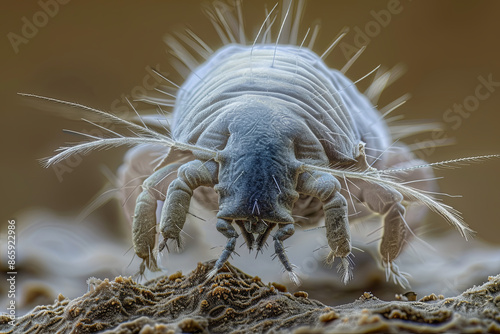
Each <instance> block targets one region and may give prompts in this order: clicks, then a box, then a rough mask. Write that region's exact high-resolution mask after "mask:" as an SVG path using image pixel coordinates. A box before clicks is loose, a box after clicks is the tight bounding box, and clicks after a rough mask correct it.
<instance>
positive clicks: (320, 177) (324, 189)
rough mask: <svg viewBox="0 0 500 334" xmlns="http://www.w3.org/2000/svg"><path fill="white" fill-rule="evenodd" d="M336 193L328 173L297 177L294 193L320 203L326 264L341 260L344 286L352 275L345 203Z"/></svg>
mask: <svg viewBox="0 0 500 334" xmlns="http://www.w3.org/2000/svg"><path fill="white" fill-rule="evenodd" d="M339 190H340V182H339V181H338V180H337V179H336V178H335V177H334V176H333V175H330V174H328V173H323V172H318V171H311V172H304V173H302V174H301V175H300V176H299V183H298V186H297V191H298V192H299V193H303V194H306V195H309V196H314V197H317V198H318V199H319V200H320V201H321V202H323V211H324V212H325V228H326V237H327V240H328V245H329V246H330V249H331V251H330V254H329V255H328V256H327V259H326V261H327V263H332V262H333V260H334V259H335V257H339V258H340V259H341V264H340V267H339V270H342V272H343V273H342V276H343V281H344V283H346V282H347V281H348V280H349V279H350V278H351V276H352V274H351V266H350V264H349V258H348V257H349V255H350V254H351V233H350V228H349V220H348V218H347V201H346V199H345V198H344V196H342V194H340V192H339Z"/></svg>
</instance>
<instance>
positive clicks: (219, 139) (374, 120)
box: [125, 44, 432, 281]
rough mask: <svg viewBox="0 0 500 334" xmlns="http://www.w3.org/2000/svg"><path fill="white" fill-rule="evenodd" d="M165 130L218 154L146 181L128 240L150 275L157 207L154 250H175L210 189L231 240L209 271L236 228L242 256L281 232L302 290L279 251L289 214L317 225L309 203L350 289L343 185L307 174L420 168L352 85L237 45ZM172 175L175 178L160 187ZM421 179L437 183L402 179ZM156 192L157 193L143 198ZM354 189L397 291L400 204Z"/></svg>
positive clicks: (221, 56) (172, 156)
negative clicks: (378, 232)
mask: <svg viewBox="0 0 500 334" xmlns="http://www.w3.org/2000/svg"><path fill="white" fill-rule="evenodd" d="M171 131H172V138H173V139H174V140H175V141H176V142H182V143H189V144H191V145H194V146H196V147H200V148H205V149H208V150H210V151H212V152H217V153H216V155H215V156H213V155H210V154H209V155H208V156H207V154H206V152H205V151H201V152H192V153H193V154H192V155H190V156H187V154H181V156H182V158H183V159H185V160H189V162H185V163H184V164H182V165H181V164H177V162H178V160H179V157H180V155H179V152H175V153H174V151H172V150H171V151H170V152H169V153H168V154H167V156H166V158H165V159H164V160H163V162H162V163H161V164H160V166H158V167H157V168H156V169H157V170H156V172H154V174H153V175H152V176H151V177H150V178H149V179H148V180H146V182H145V186H143V189H144V190H143V192H142V194H141V195H140V196H139V199H138V201H137V206H136V207H135V213H134V216H133V230H134V245H135V250H136V253H137V254H138V255H139V256H140V257H142V258H143V259H144V260H145V262H144V263H145V264H146V265H148V266H149V267H150V268H155V267H156V264H155V262H154V258H153V257H152V256H151V250H152V249H154V247H155V242H154V240H155V233H156V230H155V228H154V227H155V225H156V218H155V211H156V207H155V205H156V204H155V203H156V201H157V200H164V201H165V204H164V206H163V208H162V211H161V216H160V222H159V230H160V232H161V234H162V235H163V242H162V243H161V245H160V250H161V249H163V247H164V246H165V243H166V241H167V240H169V239H173V240H176V242H177V243H178V244H179V245H180V232H181V230H182V228H183V225H184V221H185V219H186V214H187V212H188V209H189V203H190V199H191V196H192V195H193V191H194V190H195V189H196V188H197V187H199V186H208V187H213V188H214V189H215V191H216V192H217V194H218V203H219V204H218V210H219V211H218V213H217V224H216V227H217V230H218V231H219V232H221V233H222V234H223V235H224V236H225V237H227V238H228V242H227V245H226V247H225V249H224V251H223V252H222V255H221V256H220V258H219V259H218V261H217V262H216V265H215V271H217V270H218V269H220V268H221V267H222V266H223V264H224V263H225V262H226V261H227V259H228V257H229V256H230V255H231V253H232V252H233V251H234V248H235V243H236V240H237V238H238V235H239V233H238V232H237V229H236V225H237V226H238V227H239V231H240V233H241V234H242V236H243V238H244V240H245V242H246V245H247V246H248V248H249V249H253V248H254V247H256V249H257V251H260V250H261V249H262V247H263V245H264V244H265V242H266V240H267V239H268V237H269V235H270V233H271V231H272V230H273V229H275V228H276V231H275V233H274V235H273V241H274V249H275V252H276V254H277V256H278V258H279V260H280V261H281V263H282V264H283V266H284V268H285V269H286V270H287V271H288V272H289V273H290V274H291V277H292V279H293V280H295V281H297V278H296V277H295V275H294V274H293V268H292V265H291V264H290V262H289V260H288V258H287V256H286V254H285V251H284V246H283V242H284V240H286V239H287V238H289V237H290V236H292V234H293V233H294V224H295V221H294V218H293V216H294V215H297V216H304V212H306V211H307V210H308V209H310V207H314V210H312V212H311V213H312V214H313V215H314V216H311V217H309V221H310V223H316V222H318V220H319V219H320V218H321V215H318V214H317V211H318V210H319V211H320V210H321V209H320V208H318V205H317V201H313V200H312V198H316V199H317V200H319V202H320V203H321V204H322V206H323V211H324V215H325V228H326V235H327V239H328V244H329V246H330V248H331V251H330V254H329V256H328V259H327V260H328V262H332V261H333V259H334V258H335V257H339V258H340V259H341V261H342V267H343V270H344V279H345V280H347V279H348V278H349V276H350V264H349V261H348V256H349V255H350V253H351V240H350V232H349V221H348V202H347V200H346V197H345V196H344V195H343V194H342V192H345V190H346V188H348V187H349V186H348V185H346V184H345V182H347V181H345V180H343V179H341V180H338V179H337V178H335V177H334V176H333V175H331V174H329V173H327V172H324V171H318V170H310V169H308V167H307V166H308V165H313V166H319V167H325V166H337V167H342V168H343V169H345V170H352V171H361V172H362V171H367V170H369V169H371V168H380V169H385V168H388V167H393V166H395V165H396V164H401V163H403V164H405V166H411V165H419V164H424V162H422V161H418V160H414V159H413V156H412V155H411V153H410V152H409V151H408V150H407V149H406V148H405V147H404V146H403V145H398V146H394V147H391V144H392V142H393V140H392V138H391V135H390V133H389V129H388V127H387V126H386V124H385V122H384V121H383V119H382V117H381V114H380V113H379V112H378V111H377V110H376V109H375V108H374V106H373V105H372V104H371V103H370V101H369V100H368V98H367V97H366V96H364V95H363V94H361V93H360V92H359V91H358V90H357V88H356V86H355V85H354V83H353V82H352V81H350V80H349V79H347V78H346V77H345V76H344V75H343V74H342V73H340V72H339V71H337V70H333V69H329V68H328V67H326V66H325V64H324V63H323V61H322V59H321V58H320V57H319V56H318V55H316V54H315V53H313V52H312V51H310V50H308V49H306V48H301V47H298V46H281V45H278V46H275V45H266V44H264V45H255V46H243V45H237V44H234V45H228V46H226V47H224V48H222V49H220V50H219V51H217V52H216V53H215V54H213V55H212V56H211V57H210V59H209V60H208V61H207V62H205V63H204V64H203V65H201V66H200V67H199V68H197V69H196V70H195V71H194V73H193V74H192V75H190V76H189V78H188V79H187V81H186V82H185V83H184V84H183V85H182V86H181V87H180V90H179V94H178V96H177V99H176V105H175V108H174V112H173V124H172V127H171ZM142 153H143V152H142ZM381 153H383V154H381ZM135 154H141V151H136V153H135ZM398 157H399V158H398ZM177 168H179V170H178V173H177V178H176V179H174V180H172V179H168V178H166V177H167V175H170V174H172V172H173V171H174V170H176V169H177ZM412 174H413V175H412ZM415 174H418V175H415ZM426 174H427V176H428V175H429V174H430V175H432V173H431V171H430V168H423V169H418V170H415V171H413V172H412V173H409V175H406V178H409V179H414V178H423V177H422V175H426ZM134 176H137V175H136V174H134ZM130 179H131V178H130V177H129V178H126V180H125V183H126V182H127V181H129V180H130ZM152 181H154V182H153V183H154V185H155V189H156V191H152V190H151V189H150V188H151V184H153V183H152ZM341 181H342V183H343V187H342V183H341ZM349 182H352V186H351V190H350V192H351V193H350V194H349V196H351V197H353V198H356V199H357V201H358V203H362V204H361V206H360V205H357V206H356V205H355V204H354V203H353V205H351V207H353V208H354V207H355V208H354V209H355V210H356V212H357V213H358V217H360V216H364V215H367V214H370V213H371V212H375V213H378V214H381V215H384V216H385V224H384V235H383V237H382V242H381V244H380V253H381V255H382V258H383V261H384V263H385V264H386V265H387V266H388V267H389V268H391V269H392V271H393V272H394V273H395V274H397V275H398V277H400V279H401V280H403V281H404V278H403V277H402V276H401V275H400V274H399V273H398V271H397V267H395V266H393V265H392V262H393V260H394V259H395V258H396V257H397V256H398V254H399V253H400V251H401V249H402V247H403V242H404V241H405V238H406V230H407V227H406V226H405V221H404V215H405V208H404V206H403V205H402V201H403V199H404V198H403V196H402V195H401V193H400V192H398V191H397V190H396V189H393V188H390V187H383V186H378V185H373V184H370V183H368V182H363V181H362V180H358V181H349ZM358 184H359V185H358ZM342 189H344V191H341V190H342ZM165 193H166V197H164V196H163V195H162V194H165ZM126 195H127V196H129V194H126ZM205 202H208V201H205ZM145 203H149V204H145ZM363 204H364V205H363ZM294 207H297V208H298V209H297V210H294ZM305 215H306V216H307V214H305ZM311 220H313V221H311Z"/></svg>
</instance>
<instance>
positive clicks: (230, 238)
mask: <svg viewBox="0 0 500 334" xmlns="http://www.w3.org/2000/svg"><path fill="white" fill-rule="evenodd" d="M216 227H217V231H219V232H220V233H222V234H223V235H224V236H225V237H226V238H227V244H226V247H225V248H224V250H223V251H222V254H221V255H220V257H219V259H218V260H217V262H215V266H214V269H212V270H211V271H210V273H209V274H208V276H207V277H208V278H211V277H213V276H214V275H215V274H216V273H217V272H218V271H219V269H220V268H222V266H223V265H224V264H225V263H226V261H227V260H228V259H229V256H231V254H232V253H233V252H234V247H235V245H236V239H237V238H238V233H237V232H236V230H235V229H234V227H233V225H232V224H231V222H230V221H227V220H225V219H221V218H219V219H217V224H216Z"/></svg>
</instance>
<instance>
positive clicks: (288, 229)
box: [273, 223, 300, 285]
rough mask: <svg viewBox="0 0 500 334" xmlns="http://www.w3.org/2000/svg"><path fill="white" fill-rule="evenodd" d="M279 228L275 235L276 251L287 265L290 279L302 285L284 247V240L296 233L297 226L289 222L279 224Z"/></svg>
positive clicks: (286, 268)
mask: <svg viewBox="0 0 500 334" xmlns="http://www.w3.org/2000/svg"><path fill="white" fill-rule="evenodd" d="M278 226H279V228H278V230H277V231H276V234H275V235H274V236H273V239H274V252H275V253H276V255H277V256H278V258H279V259H280V261H281V263H282V264H283V266H284V267H285V270H286V271H288V274H289V275H290V279H291V280H292V282H294V283H295V284H296V285H300V280H299V278H298V277H297V275H296V274H295V273H294V272H293V267H292V265H291V264H290V261H289V260H288V256H286V253H285V248H284V247H283V241H284V240H286V239H288V238H290V237H291V236H292V235H293V234H294V233H295V228H294V227H293V223H289V224H279V225H278Z"/></svg>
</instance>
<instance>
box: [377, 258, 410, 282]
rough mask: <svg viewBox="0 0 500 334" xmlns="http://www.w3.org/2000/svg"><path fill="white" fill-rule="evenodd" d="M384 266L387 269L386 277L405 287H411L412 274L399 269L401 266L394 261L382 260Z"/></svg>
mask: <svg viewBox="0 0 500 334" xmlns="http://www.w3.org/2000/svg"><path fill="white" fill-rule="evenodd" d="M382 266H383V267H384V269H385V279H386V280H387V281H390V280H392V281H393V282H394V284H397V285H400V286H401V287H402V288H403V289H408V288H410V282H408V278H410V277H411V276H410V274H408V273H405V272H403V271H400V270H399V267H398V266H397V265H396V264H395V263H394V262H386V261H382Z"/></svg>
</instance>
